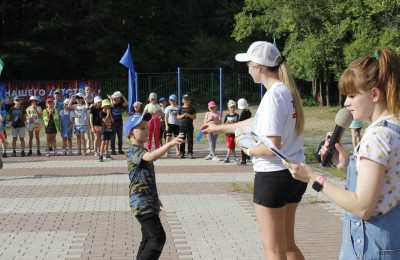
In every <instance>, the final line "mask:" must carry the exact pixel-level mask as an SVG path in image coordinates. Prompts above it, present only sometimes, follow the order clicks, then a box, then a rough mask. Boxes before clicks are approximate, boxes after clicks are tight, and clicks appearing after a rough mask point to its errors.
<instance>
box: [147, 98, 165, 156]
mask: <svg viewBox="0 0 400 260" xmlns="http://www.w3.org/2000/svg"><path fill="white" fill-rule="evenodd" d="M149 101H150V103H148V104H147V105H146V106H145V107H144V111H143V113H150V114H151V116H152V118H151V119H150V120H149V121H148V122H147V124H148V126H149V131H150V134H149V139H148V140H147V144H146V147H147V150H149V151H150V150H151V141H152V140H153V136H154V146H155V148H156V149H158V148H160V127H161V121H160V116H162V115H164V114H163V112H162V108H161V106H160V104H158V103H157V94H156V93H150V95H149Z"/></svg>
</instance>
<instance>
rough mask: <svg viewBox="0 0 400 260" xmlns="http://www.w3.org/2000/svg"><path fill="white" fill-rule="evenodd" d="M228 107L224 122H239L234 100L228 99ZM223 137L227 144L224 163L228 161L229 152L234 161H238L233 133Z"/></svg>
mask: <svg viewBox="0 0 400 260" xmlns="http://www.w3.org/2000/svg"><path fill="white" fill-rule="evenodd" d="M228 109H229V114H227V115H226V116H225V120H224V124H225V125H228V124H235V123H237V122H239V115H238V114H236V113H235V109H236V102H235V101H233V100H229V101H228ZM225 139H226V143H227V145H228V151H227V153H226V157H225V160H224V163H229V156H230V155H231V154H233V156H234V158H235V161H238V160H239V158H238V157H237V156H236V152H235V147H236V145H235V134H233V133H228V134H225Z"/></svg>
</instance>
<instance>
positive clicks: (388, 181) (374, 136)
mask: <svg viewBox="0 0 400 260" xmlns="http://www.w3.org/2000/svg"><path fill="white" fill-rule="evenodd" d="M383 119H386V120H387V121H388V122H390V123H393V124H396V125H398V126H399V125H400V123H399V121H398V120H396V118H394V117H393V116H385V117H381V118H379V119H378V120H376V121H375V122H374V123H372V124H371V125H370V126H369V127H368V128H367V129H365V133H364V136H363V138H362V139H361V142H360V147H359V149H358V152H357V151H356V149H354V154H357V161H356V170H357V172H358V174H359V175H361V174H363V173H362V172H360V171H359V166H360V158H361V157H365V158H368V159H370V160H372V161H374V162H376V163H379V164H381V165H383V166H385V167H386V170H385V175H384V176H383V178H384V179H383V182H382V187H381V193H380V194H379V196H378V204H377V205H376V207H375V211H374V213H373V214H372V215H373V216H374V217H375V216H378V215H381V214H385V213H386V212H388V211H389V210H391V209H392V208H393V207H394V206H396V205H397V203H399V197H400V165H399V162H400V151H399V147H400V135H399V134H398V133H397V132H396V131H394V130H392V129H390V128H389V127H386V126H377V125H376V124H377V123H378V122H380V121H382V120H383ZM356 148H357V147H356Z"/></svg>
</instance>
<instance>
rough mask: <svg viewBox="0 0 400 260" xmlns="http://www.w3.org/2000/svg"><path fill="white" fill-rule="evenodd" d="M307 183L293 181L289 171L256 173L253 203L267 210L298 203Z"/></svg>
mask: <svg viewBox="0 0 400 260" xmlns="http://www.w3.org/2000/svg"><path fill="white" fill-rule="evenodd" d="M306 189H307V183H305V182H301V181H298V180H295V179H294V178H293V177H292V175H291V174H290V172H289V170H287V169H285V170H281V171H275V172H256V175H255V177H254V197H253V202H254V203H256V204H259V205H261V206H264V207H267V208H281V207H283V206H285V205H286V204H287V203H298V202H300V201H301V198H302V196H303V194H304V192H306Z"/></svg>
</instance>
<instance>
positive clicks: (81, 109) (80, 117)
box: [74, 104, 87, 125]
mask: <svg viewBox="0 0 400 260" xmlns="http://www.w3.org/2000/svg"><path fill="white" fill-rule="evenodd" d="M74 111H75V125H85V116H86V111H87V108H86V105H82V106H80V105H79V104H75V105H74Z"/></svg>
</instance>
